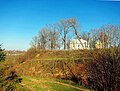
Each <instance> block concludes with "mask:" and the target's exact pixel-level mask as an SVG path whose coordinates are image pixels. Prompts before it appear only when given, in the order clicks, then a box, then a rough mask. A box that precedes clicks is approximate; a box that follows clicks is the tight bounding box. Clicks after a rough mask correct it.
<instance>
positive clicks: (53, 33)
mask: <svg viewBox="0 0 120 91" xmlns="http://www.w3.org/2000/svg"><path fill="white" fill-rule="evenodd" d="M48 40H49V41H48V42H49V47H50V48H49V49H51V50H53V49H57V48H58V47H59V43H58V41H59V32H58V31H57V28H56V25H50V26H48Z"/></svg>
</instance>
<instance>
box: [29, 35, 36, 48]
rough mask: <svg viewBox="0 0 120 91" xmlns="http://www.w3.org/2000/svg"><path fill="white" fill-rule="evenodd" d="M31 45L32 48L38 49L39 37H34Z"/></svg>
mask: <svg viewBox="0 0 120 91" xmlns="http://www.w3.org/2000/svg"><path fill="white" fill-rule="evenodd" d="M30 45H31V47H32V48H34V49H37V47H38V37H37V36H34V37H33V38H32V41H31V43H30Z"/></svg>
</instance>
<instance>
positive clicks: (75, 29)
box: [69, 18, 84, 48]
mask: <svg viewBox="0 0 120 91" xmlns="http://www.w3.org/2000/svg"><path fill="white" fill-rule="evenodd" d="M69 24H70V27H71V29H72V30H73V32H74V33H75V35H76V37H77V39H78V40H79V41H80V44H81V45H82V48H84V46H83V43H82V42H81V40H80V39H81V37H80V34H79V33H78V27H79V22H78V21H77V19H76V18H70V19H69Z"/></svg>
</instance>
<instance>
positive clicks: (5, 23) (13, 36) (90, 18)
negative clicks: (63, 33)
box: [0, 0, 120, 50]
mask: <svg viewBox="0 0 120 91" xmlns="http://www.w3.org/2000/svg"><path fill="white" fill-rule="evenodd" d="M73 17H76V18H77V19H78V21H79V22H80V26H81V27H82V30H83V31H85V32H88V31H90V30H91V29H93V28H99V27H101V26H103V25H107V24H114V25H120V1H119V0H114V1H113V0H106V1H105V0H0V44H2V48H5V49H6V50H27V49H28V48H30V41H31V40H32V38H33V37H34V36H35V35H37V34H38V31H39V30H40V29H41V28H42V27H44V26H45V25H46V24H54V23H56V22H58V21H60V20H61V19H66V18H73Z"/></svg>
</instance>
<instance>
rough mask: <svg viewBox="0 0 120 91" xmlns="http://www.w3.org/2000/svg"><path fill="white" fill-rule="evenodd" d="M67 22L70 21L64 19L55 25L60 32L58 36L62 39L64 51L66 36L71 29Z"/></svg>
mask: <svg viewBox="0 0 120 91" xmlns="http://www.w3.org/2000/svg"><path fill="white" fill-rule="evenodd" d="M69 21H70V19H64V20H61V21H60V22H59V23H58V24H57V25H58V29H59V31H60V35H61V37H62V43H63V45H64V49H66V46H67V34H68V33H69V32H70V27H71V25H70V23H69Z"/></svg>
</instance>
